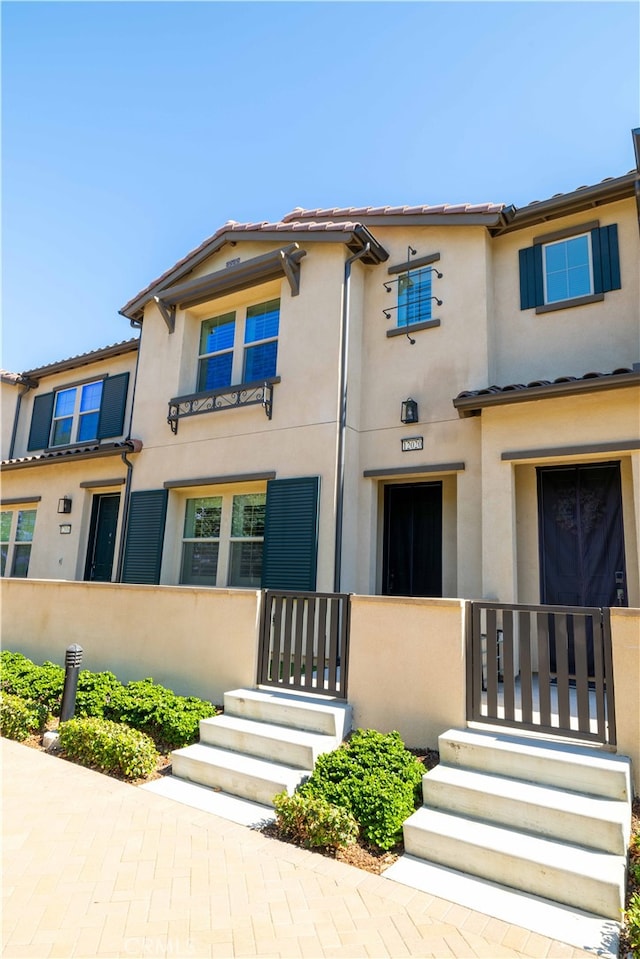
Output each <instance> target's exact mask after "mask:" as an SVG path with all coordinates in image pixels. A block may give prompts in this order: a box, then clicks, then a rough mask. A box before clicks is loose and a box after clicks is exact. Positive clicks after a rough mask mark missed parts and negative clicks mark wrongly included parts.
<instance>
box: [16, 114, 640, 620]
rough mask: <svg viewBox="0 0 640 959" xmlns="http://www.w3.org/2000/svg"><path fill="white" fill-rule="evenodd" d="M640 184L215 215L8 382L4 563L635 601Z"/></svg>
mask: <svg viewBox="0 0 640 959" xmlns="http://www.w3.org/2000/svg"><path fill="white" fill-rule="evenodd" d="M639 139H640V132H639V131H635V132H634V143H635V146H636V151H637V152H640V147H639V146H638V143H639ZM639 184H640V176H639V173H638V168H637V167H636V169H634V170H632V171H631V172H630V173H628V174H626V175H624V176H620V177H616V178H611V179H608V180H605V181H603V182H602V183H599V184H596V185H594V186H591V187H581V188H579V189H577V190H575V191H574V192H572V193H569V194H562V195H558V196H555V197H552V198H550V199H548V200H544V201H540V202H535V203H532V204H529V205H528V206H525V207H522V208H520V209H516V208H515V207H512V206H506V205H504V204H491V203H488V204H480V205H468V204H463V205H459V206H451V205H442V206H418V207H399V208H391V207H380V208H371V207H366V208H337V209H315V210H306V209H295V210H293V211H291V212H290V213H288V214H286V215H284V216H283V217H282V219H281V220H279V221H277V222H257V223H236V222H233V221H230V222H228V223H227V224H225V225H224V226H222V227H221V228H220V229H219V230H217V231H216V232H215V233H214V234H213V236H211V237H210V238H208V239H207V240H206V241H205V242H204V243H203V244H201V245H200V246H199V247H198V248H197V249H195V250H193V251H191V252H190V253H188V254H187V255H186V256H185V257H184V259H183V260H181V261H180V262H179V263H177V264H175V265H174V266H172V267H171V268H170V269H168V270H167V271H166V272H165V273H164V274H163V275H162V276H161V277H159V278H158V279H156V280H154V281H153V282H152V283H150V284H148V285H147V286H146V287H145V288H144V289H143V290H141V291H140V292H139V293H137V294H136V295H135V296H133V297H132V298H131V299H130V300H129V301H128V302H127V303H126V304H125V305H124V306H123V307H122V309H121V310H120V312H121V314H122V315H123V317H125V318H126V319H127V320H128V321H129V322H130V324H131V326H132V327H133V328H134V329H135V330H136V336H135V337H133V338H131V339H128V340H125V341H123V342H122V343H119V344H116V345H115V346H112V347H107V348H104V349H101V350H96V351H95V352H93V353H90V354H85V355H83V356H80V357H74V358H72V359H70V360H66V361H62V362H61V363H53V364H51V365H50V366H47V367H41V368H39V369H35V370H30V371H26V372H24V373H21V374H5V375H3V384H2V389H3V397H6V399H5V401H4V402H3V410H4V413H3V477H2V480H3V483H2V555H3V575H9V576H29V577H35V578H44V579H75V580H92V579H93V580H98V581H107V582H109V581H111V582H123V583H143V584H144V583H147V584H165V585H182V586H185V587H200V588H202V587H206V588H209V587H211V588H215V587H232V588H241V589H242V588H244V589H258V588H261V587H267V588H269V587H271V588H277V589H289V590H298V591H313V590H318V591H326V592H355V593H360V594H373V595H375V594H383V595H391V596H393V595H395V596H408V597H411V596H431V597H467V598H480V597H482V598H485V599H493V600H496V601H500V602H508V603H514V602H519V603H550V604H559V605H574V606H575V605H580V606H612V605H622V606H627V605H630V606H636V607H637V606H640V578H639V561H638V555H639V543H640V502H639V498H640V492H639V491H640V231H639V204H640V199H639V196H640V186H639ZM7 444H8V445H7Z"/></svg>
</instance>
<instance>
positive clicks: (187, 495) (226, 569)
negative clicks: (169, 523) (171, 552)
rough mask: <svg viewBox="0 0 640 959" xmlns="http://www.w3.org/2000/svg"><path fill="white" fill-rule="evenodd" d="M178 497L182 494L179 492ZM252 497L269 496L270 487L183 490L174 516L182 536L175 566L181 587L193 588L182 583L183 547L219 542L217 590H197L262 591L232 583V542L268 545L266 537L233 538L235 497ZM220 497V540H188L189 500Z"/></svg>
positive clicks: (244, 485)
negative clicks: (187, 511)
mask: <svg viewBox="0 0 640 959" xmlns="http://www.w3.org/2000/svg"><path fill="white" fill-rule="evenodd" d="M176 493H178V490H176ZM251 493H261V494H262V495H263V496H264V497H265V502H266V496H267V487H266V483H265V482H262V481H260V482H252V483H242V484H240V485H237V484H236V485H227V484H225V485H220V486H217V485H216V486H207V487H190V488H189V489H188V490H187V489H184V490H180V492H179V496H178V497H177V502H176V504H175V509H174V511H173V515H174V516H175V522H176V523H178V524H179V527H178V530H179V532H178V535H177V537H176V540H175V542H176V550H175V562H174V566H173V574H172V581H173V582H174V583H177V584H179V585H181V586H191V585H192V584H190V583H181V578H182V547H183V543H185V542H195V541H201V542H218V568H217V571H216V583H215V586H207V587H198V586H197V585H196V586H195V587H194V588H202V589H216V588H220V589H255V588H258V587H253V586H251V587H248V586H232V585H231V584H230V582H229V579H230V574H231V543H232V542H241V543H244V542H264V537H263V536H255V537H245V536H232V535H231V520H232V514H233V498H234V496H242V495H244V494H251ZM216 496H221V497H222V514H221V519H220V536H219V537H218V538H217V539H216V538H215V537H213V538H211V539H208V538H204V537H203V538H202V540H199V538H198V539H197V540H196V539H195V538H193V537H185V536H184V520H185V514H186V509H187V500H190V499H206V498H213V497H216Z"/></svg>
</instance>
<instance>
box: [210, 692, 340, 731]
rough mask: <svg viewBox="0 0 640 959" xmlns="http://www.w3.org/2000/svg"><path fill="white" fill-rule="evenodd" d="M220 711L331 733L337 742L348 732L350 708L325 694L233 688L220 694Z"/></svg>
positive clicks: (231, 714) (296, 727)
mask: <svg viewBox="0 0 640 959" xmlns="http://www.w3.org/2000/svg"><path fill="white" fill-rule="evenodd" d="M224 712H225V715H227V716H239V717H242V718H244V719H253V720H258V721H260V722H266V723H275V724H276V725H278V726H292V727H294V728H295V729H305V730H307V731H308V732H315V733H324V734H325V735H327V736H335V737H336V739H337V741H338V742H342V740H343V739H344V738H345V737H346V736H347V735H348V734H349V733H350V732H351V722H352V708H351V706H350V705H349V704H348V703H345V702H342V701H339V700H335V699H332V698H331V697H329V696H301V695H299V694H297V693H289V692H286V691H280V690H270V689H265V688H264V687H262V688H260V689H233V690H231V691H230V692H227V693H225V694H224Z"/></svg>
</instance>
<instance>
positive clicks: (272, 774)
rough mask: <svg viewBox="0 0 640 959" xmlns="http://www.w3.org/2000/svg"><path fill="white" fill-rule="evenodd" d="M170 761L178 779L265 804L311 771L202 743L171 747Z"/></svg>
mask: <svg viewBox="0 0 640 959" xmlns="http://www.w3.org/2000/svg"><path fill="white" fill-rule="evenodd" d="M171 763H172V767H173V768H172V774H173V775H174V776H177V777H178V778H180V779H187V780H189V782H193V783H199V784H200V785H202V786H210V787H212V788H214V789H221V790H223V792H226V793H230V794H231V795H232V796H240V797H242V798H243V799H250V800H251V801H252V802H257V803H261V804H262V805H264V806H273V797H274V796H275V795H276V794H277V793H280V792H283V791H286V792H288V793H289V795H292V794H293V793H294V792H295V789H296V787H297V786H298V785H299V784H300V783H301V782H304V780H305V779H307V778H308V777H309V776H310V775H311V769H299V768H296V767H293V766H287V765H284V764H283V763H277V762H270V761H269V760H267V759H256V758H255V757H253V756H247V755H243V754H242V753H237V752H233V751H231V750H228V749H219V748H218V747H216V746H208V745H206V744H205V743H194V744H193V745H192V746H185V748H184V749H176V750H174V751H173V752H172V753H171Z"/></svg>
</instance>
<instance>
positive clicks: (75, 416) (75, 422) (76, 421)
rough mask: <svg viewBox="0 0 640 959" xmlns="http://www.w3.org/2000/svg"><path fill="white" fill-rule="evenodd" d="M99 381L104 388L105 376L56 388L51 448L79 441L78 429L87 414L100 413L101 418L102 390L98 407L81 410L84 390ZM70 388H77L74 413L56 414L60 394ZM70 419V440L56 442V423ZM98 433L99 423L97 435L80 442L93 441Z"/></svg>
mask: <svg viewBox="0 0 640 959" xmlns="http://www.w3.org/2000/svg"><path fill="white" fill-rule="evenodd" d="M98 383H100V385H101V386H102V388H103V389H104V385H103V384H104V378H103V377H100V378H99V379H97V380H89V381H88V382H87V383H80V384H77V385H75V386H61V387H59V388H58V389H57V390H54V396H53V414H52V417H51V432H50V433H49V448H50V449H55V448H57V447H59V446H69V445H72V444H74V443H77V442H79V441H78V431H79V429H80V421H81V418H82V417H83V416H87V415H88V414H90V413H97V414H98V420H99V419H100V408H101V406H102V390H101V392H100V403H99V404H98V406H97V407H94V408H92V409H90V410H83V411H82V413H81V412H80V404H81V402H82V392H83V390H84V389H85V388H86V387H87V386H97V384H98ZM70 390H75V394H76V395H75V400H74V404H73V413H72V414H66V415H65V416H56V403H57V401H58V396H59V395H60V394H61V393H67V392H69V391H70ZM68 419H71V435H70V437H69V440H68V441H67V442H65V443H55V442H54V437H55V431H56V423H59V422H60V421H61V420H68ZM97 435H98V427H97V425H96V436H95V437H92V438H89V439H86V440H81V441H80V442H83V443H85V442H86V443H92V442H93V441H94V440H95V439H97Z"/></svg>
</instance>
